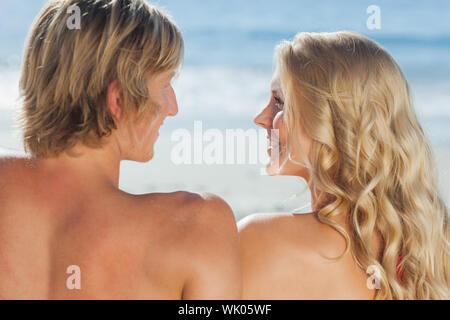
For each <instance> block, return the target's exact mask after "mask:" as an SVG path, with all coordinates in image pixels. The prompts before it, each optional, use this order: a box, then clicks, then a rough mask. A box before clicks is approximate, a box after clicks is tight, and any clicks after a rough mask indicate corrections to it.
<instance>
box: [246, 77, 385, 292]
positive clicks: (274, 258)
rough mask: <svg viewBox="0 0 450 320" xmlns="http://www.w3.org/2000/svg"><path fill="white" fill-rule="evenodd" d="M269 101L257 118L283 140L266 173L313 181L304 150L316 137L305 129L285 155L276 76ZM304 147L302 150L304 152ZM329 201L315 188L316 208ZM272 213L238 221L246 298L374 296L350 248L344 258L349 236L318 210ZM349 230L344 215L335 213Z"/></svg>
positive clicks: (275, 147)
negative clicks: (322, 219)
mask: <svg viewBox="0 0 450 320" xmlns="http://www.w3.org/2000/svg"><path fill="white" fill-rule="evenodd" d="M271 92H272V96H271V99H270V102H269V104H268V105H267V106H266V107H265V108H264V109H263V110H262V111H261V113H259V114H258V115H257V117H256V118H255V123H256V124H257V125H259V126H261V127H263V128H265V129H267V130H268V136H269V137H270V135H271V134H273V133H271V131H270V130H272V129H277V130H278V133H275V134H277V135H278V140H279V143H275V144H272V145H271V146H270V148H269V153H270V155H271V157H272V159H274V153H275V152H278V154H279V161H270V162H269V164H268V166H267V172H268V173H269V174H271V175H274V174H280V175H292V176H297V177H301V178H303V179H305V180H309V176H308V170H307V169H306V168H305V166H306V164H305V163H304V162H303V161H302V154H303V155H306V156H308V155H309V152H310V146H311V139H310V138H309V137H308V136H307V135H306V133H305V132H304V131H303V129H302V128H301V137H300V141H299V145H294V146H293V149H292V153H291V158H292V159H293V160H294V161H287V162H286V164H285V165H284V166H283V167H281V168H280V167H277V163H278V162H279V163H280V164H282V163H283V162H284V160H285V159H286V157H287V155H286V151H285V145H286V140H287V134H286V130H285V126H284V123H283V100H284V97H283V92H282V91H281V87H280V80H279V78H278V76H277V75H275V77H274V80H273V81H272V86H271ZM299 150H302V152H300V151H299ZM325 203H326V200H325V199H323V198H321V197H320V196H316V195H315V194H314V192H311V206H312V209H313V211H314V212H316V211H317V210H319V209H320V208H321V207H323V206H324V204H325ZM314 212H313V213H309V214H291V213H270V214H254V215H250V216H248V217H246V218H244V219H242V220H241V221H239V223H238V229H239V234H240V243H241V254H242V264H243V294H242V296H243V298H244V299H372V298H373V297H374V295H375V291H374V290H371V289H368V287H367V285H366V283H367V279H368V275H367V274H366V273H365V271H364V270H362V269H361V268H359V266H358V265H357V263H356V262H355V260H354V259H353V257H352V255H351V254H350V253H348V254H346V255H345V256H344V257H343V258H342V259H340V260H337V261H335V260H330V259H328V258H333V257H338V256H340V255H341V254H342V253H343V252H344V250H345V239H344V238H343V236H342V235H340V233H338V232H337V231H336V230H334V229H333V228H331V227H329V226H328V225H325V224H322V223H321V222H320V221H319V220H318V219H317V217H316V214H315V213H314ZM333 219H334V220H335V221H336V222H338V223H339V224H340V225H341V226H343V227H344V228H345V229H346V230H347V232H349V231H350V230H349V228H348V226H346V223H345V220H346V217H345V216H338V217H335V218H333ZM379 248H380V239H379V238H378V237H377V235H374V236H373V239H372V250H373V252H379Z"/></svg>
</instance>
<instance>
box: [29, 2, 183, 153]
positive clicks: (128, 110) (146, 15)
mask: <svg viewBox="0 0 450 320" xmlns="http://www.w3.org/2000/svg"><path fill="white" fill-rule="evenodd" d="M73 5H76V6H78V8H79V9H80V13H81V14H80V17H81V20H80V22H81V23H80V29H70V28H68V24H67V22H68V20H69V19H70V17H71V16H72V15H74V14H76V11H71V10H69V11H68V9H69V7H71V6H73ZM182 58H183V39H182V35H181V33H180V31H179V29H178V28H177V26H176V25H175V24H174V22H173V21H172V20H171V19H170V17H168V16H167V15H166V14H164V13H163V12H162V11H161V10H160V9H158V8H157V7H155V6H153V5H150V4H148V3H147V2H145V1H144V0H79V1H77V0H55V1H49V2H48V3H47V4H46V5H45V6H44V8H43V9H42V11H41V12H40V14H39V15H38V17H37V19H36V20H35V22H34V24H33V26H32V28H31V31H30V33H29V35H28V39H27V43H26V45H25V51H24V58H23V66H22V75H21V79H20V95H21V100H22V112H21V126H22V129H23V134H24V137H23V140H24V146H25V149H26V150H27V151H28V152H29V153H31V154H32V155H34V156H39V157H50V156H56V155H58V154H60V153H61V152H64V151H67V150H70V149H71V148H72V147H74V146H75V145H76V144H77V143H79V142H81V143H83V144H85V145H87V146H90V147H100V146H101V145H102V141H101V140H102V137H105V136H108V135H110V134H111V132H112V130H113V129H116V128H117V127H116V123H115V119H114V118H113V116H112V114H111V113H110V110H109V109H108V107H107V101H106V94H107V89H108V86H109V84H110V83H112V82H113V81H115V80H117V82H118V84H119V87H120V89H121V101H120V102H121V106H122V108H123V110H122V116H123V118H124V119H130V114H133V119H142V118H143V115H144V114H147V115H149V114H153V115H156V114H157V113H158V111H159V110H158V109H159V108H158V106H157V105H155V104H154V103H152V100H151V97H149V95H148V90H147V81H148V78H149V77H151V76H153V75H157V74H160V73H164V72H169V71H177V69H178V68H179V67H180V65H181V64H182Z"/></svg>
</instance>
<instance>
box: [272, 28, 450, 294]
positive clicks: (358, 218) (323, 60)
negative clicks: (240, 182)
mask: <svg viewBox="0 0 450 320" xmlns="http://www.w3.org/2000/svg"><path fill="white" fill-rule="evenodd" d="M276 57H277V65H278V71H279V74H280V79H281V85H282V90H283V93H284V97H285V107H284V110H285V112H284V122H285V124H286V129H287V132H288V134H287V136H289V137H293V139H292V141H290V142H289V148H288V149H291V147H292V144H294V143H296V144H298V139H296V137H298V136H299V134H298V130H299V125H301V126H302V127H303V128H304V129H305V132H306V133H307V134H308V135H309V136H310V137H311V138H312V140H313V145H312V149H311V155H310V158H309V159H307V158H306V159H305V163H307V165H306V166H307V167H308V170H309V172H310V177H311V178H310V179H309V181H308V183H309V184H310V186H312V187H313V189H314V192H315V193H316V194H317V195H318V196H319V198H320V199H322V200H326V201H325V202H324V203H327V204H326V205H324V206H323V207H322V208H321V209H320V210H319V211H318V212H317V217H318V219H319V220H320V221H321V222H322V223H325V224H328V225H330V226H331V227H333V228H335V229H336V230H337V231H339V232H340V233H341V234H342V235H343V236H344V237H345V239H346V243H347V248H346V250H345V252H344V254H346V253H347V252H351V253H352V255H353V257H354V259H355V260H356V262H357V263H358V264H359V266H360V267H361V268H362V269H363V270H364V271H366V270H367V268H368V266H370V265H375V266H376V267H378V269H379V270H380V273H381V279H380V284H381V289H380V290H377V294H376V298H378V299H449V298H450V289H449V288H450V285H449V280H450V277H449V265H450V263H449V262H450V261H449V240H448V239H449V227H448V209H447V207H446V206H445V204H444V202H443V200H442V199H441V197H440V195H439V192H438V188H437V184H436V178H435V176H434V171H433V169H434V164H433V157H432V152H431V149H430V146H429V144H428V142H427V140H426V138H425V136H424V133H423V130H422V128H421V126H420V124H419V122H418V120H417V118H416V115H415V113H414V110H413V106H412V103H411V97H410V90H409V87H408V83H407V81H406V79H405V77H404V75H403V74H402V72H401V70H400V68H399V67H398V65H397V64H396V63H395V61H394V60H393V58H392V57H391V56H390V55H389V54H388V53H387V52H386V51H385V50H384V49H383V48H382V47H381V46H379V45H378V44H377V43H375V42H373V41H371V40H370V39H368V38H366V37H364V36H362V35H359V34H356V33H352V32H335V33H320V34H318V33H299V34H298V35H297V36H296V37H295V39H294V40H293V41H284V42H282V43H281V44H279V45H278V47H277V49H276ZM338 215H347V217H348V220H347V223H348V226H349V230H350V232H346V231H345V229H344V228H343V227H342V226H340V225H339V224H337V223H336V222H334V221H333V220H331V219H330V218H332V217H336V216H338ZM374 232H377V233H378V234H379V235H380V236H381V239H382V246H381V254H380V255H379V256H378V255H377V253H375V252H373V251H372V249H371V246H370V243H371V237H372V235H373V234H374ZM344 254H343V255H344ZM343 255H341V256H340V257H342V256H343ZM399 256H401V257H402V262H401V264H400V266H399V268H400V269H401V270H402V271H403V278H402V280H399V279H398V277H397V268H396V265H397V262H398V259H399ZM340 257H338V258H340Z"/></svg>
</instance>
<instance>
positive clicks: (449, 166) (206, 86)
mask: <svg viewBox="0 0 450 320" xmlns="http://www.w3.org/2000/svg"><path fill="white" fill-rule="evenodd" d="M44 3H45V1H44V0H15V1H7V0H0V147H4V148H10V149H16V150H20V149H21V148H22V145H21V141H20V132H19V131H18V130H17V129H16V128H15V127H14V125H15V113H16V111H17V110H18V108H20V106H19V105H18V104H17V102H16V99H17V96H18V81H19V72H20V63H21V54H22V50H23V44H24V41H25V38H26V35H27V32H28V30H29V27H30V25H31V23H32V21H33V19H34V17H35V16H36V14H37V13H38V12H39V10H40V8H41V7H42V5H43V4H44ZM153 3H155V4H158V5H159V6H160V7H163V8H164V9H165V10H166V12H168V13H170V14H171V15H172V17H173V18H174V19H175V21H176V22H177V24H178V25H179V27H180V28H181V30H182V32H183V35H184V39H185V44H186V50H185V64H184V67H183V70H182V72H181V73H180V75H179V76H178V77H177V79H176V80H175V82H174V88H175V91H176V93H177V96H178V104H179V114H178V115H177V116H176V117H175V118H171V119H167V120H166V121H165V125H164V126H163V127H162V128H161V130H160V132H161V136H160V139H159V140H158V142H157V143H156V146H155V151H156V155H155V158H154V159H153V160H152V161H151V162H149V163H146V164H137V163H131V162H123V164H122V167H121V180H120V186H121V188H122V189H124V190H126V191H128V192H131V193H145V192H170V191H175V190H189V191H194V192H203V191H209V192H213V193H216V194H218V195H220V196H221V197H223V198H224V199H225V200H226V201H227V202H228V203H229V204H230V206H231V207H232V208H233V210H234V212H235V215H236V217H237V219H240V218H242V217H243V216H245V215H247V214H250V213H255V212H274V211H291V210H293V209H294V208H298V207H304V209H303V211H305V212H307V211H308V210H310V209H309V206H308V203H309V191H308V190H307V189H305V187H306V184H305V182H304V181H303V180H301V179H299V178H295V177H268V176H263V175H261V174H260V169H261V165H237V164H235V165H205V164H203V165H194V164H193V165H184V164H182V165H175V164H174V163H172V161H171V157H170V154H171V150H172V147H173V146H174V145H175V144H176V143H175V142H173V141H171V139H170V137H171V133H172V132H173V131H174V130H175V129H178V128H185V129H187V130H189V131H193V128H194V121H195V120H201V121H202V122H203V130H207V129H209V128H218V129H221V130H224V129H237V128H241V129H244V130H246V129H249V128H254V129H256V126H255V125H254V124H253V117H254V116H255V114H256V113H257V112H258V111H259V110H260V109H261V108H262V107H264V106H265V104H266V103H267V101H268V100H269V85H270V80H271V77H272V71H273V49H274V47H275V45H276V44H277V43H278V42H280V41H281V40H283V39H292V37H293V36H294V35H295V34H296V33H297V32H300V31H315V32H322V31H338V30H352V31H357V32H360V33H363V34H365V35H367V36H369V37H370V38H372V39H374V40H376V41H377V42H379V43H380V44H381V45H383V46H384V47H385V48H386V49H387V50H388V51H389V52H390V53H391V54H392V55H393V56H394V58H395V59H396V60H397V62H398V63H399V65H400V66H401V68H402V69H403V71H404V73H405V74H406V76H407V78H408V80H409V82H410V85H411V87H412V92H413V97H414V101H415V107H416V112H417V114H418V116H419V118H420V121H421V123H422V126H423V128H424V130H425V132H426V135H427V137H428V139H429V141H430V142H431V144H432V146H433V150H434V154H435V158H436V173H435V174H436V175H437V176H438V179H439V183H440V187H441V193H442V195H443V197H444V199H445V201H446V202H447V205H449V204H450V172H449V171H450V1H447V0H431V1H400V0H397V1H389V0H384V1H381V0H372V1H365V0H347V1H339V2H338V1H333V0H318V1H300V0H277V1H258V0H245V1H242V0H227V1H224V0H222V1H219V0H210V1H203V0H159V1H153ZM370 5H377V6H378V7H379V8H380V10H381V29H379V30H369V29H368V28H367V26H366V21H367V19H368V18H369V16H370V14H368V13H367V12H366V10H367V8H368V7H369V6H370Z"/></svg>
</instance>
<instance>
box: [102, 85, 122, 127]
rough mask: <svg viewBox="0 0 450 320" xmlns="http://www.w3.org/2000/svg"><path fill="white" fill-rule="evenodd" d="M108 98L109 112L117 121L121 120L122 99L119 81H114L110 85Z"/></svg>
mask: <svg viewBox="0 0 450 320" xmlns="http://www.w3.org/2000/svg"><path fill="white" fill-rule="evenodd" d="M106 97H107V101H108V108H109V111H110V112H111V114H112V115H113V117H114V119H115V120H116V121H118V120H120V117H121V116H122V109H121V107H122V99H121V89H120V86H119V82H118V81H117V80H114V81H113V82H111V83H110V84H109V86H108V92H107V96H106Z"/></svg>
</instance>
